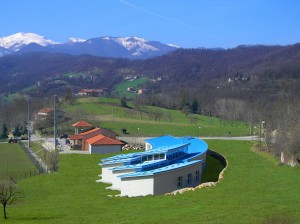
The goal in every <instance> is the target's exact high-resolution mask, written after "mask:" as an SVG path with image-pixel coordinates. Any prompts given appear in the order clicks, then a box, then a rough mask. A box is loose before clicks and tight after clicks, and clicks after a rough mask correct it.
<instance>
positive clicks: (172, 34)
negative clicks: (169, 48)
mask: <svg viewBox="0 0 300 224" xmlns="http://www.w3.org/2000/svg"><path fill="white" fill-rule="evenodd" d="M0 8H1V13H0V21H1V22H0V37H3V36H8V35H12V34H14V33H17V32H32V33H37V34H39V35H42V36H45V37H47V38H49V39H51V40H53V41H58V42H66V41H67V39H68V38H69V37H80V38H84V39H89V38H94V37H101V36H139V37H142V38H145V39H147V40H157V41H160V42H162V43H166V44H176V45H178V46H181V47H184V48H194V47H224V48H231V47H235V46H237V45H241V44H267V45H275V44H280V45H287V44H293V43H297V42H300V1H298V0H244V1H243V0H0Z"/></svg>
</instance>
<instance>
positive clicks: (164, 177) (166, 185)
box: [154, 163, 202, 195]
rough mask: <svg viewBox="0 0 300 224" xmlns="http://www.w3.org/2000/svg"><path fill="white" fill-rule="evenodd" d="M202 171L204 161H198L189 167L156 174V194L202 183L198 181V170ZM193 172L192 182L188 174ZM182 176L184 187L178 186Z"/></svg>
mask: <svg viewBox="0 0 300 224" xmlns="http://www.w3.org/2000/svg"><path fill="white" fill-rule="evenodd" d="M197 170H200V178H201V173H202V163H196V164H193V165H191V166H188V167H182V168H179V169H176V170H170V171H168V172H162V173H158V174H155V175H154V195H160V194H165V193H169V192H172V191H175V190H178V189H181V188H186V187H195V186H197V185H199V184H200V182H201V181H200V180H199V181H196V171H197ZM189 173H191V174H192V178H191V183H190V184H189V183H188V181H187V180H188V177H187V176H188V174H189ZM180 176H182V179H183V181H182V187H178V186H177V181H178V177H180Z"/></svg>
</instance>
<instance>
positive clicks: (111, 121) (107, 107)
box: [64, 98, 249, 136]
mask: <svg viewBox="0 0 300 224" xmlns="http://www.w3.org/2000/svg"><path fill="white" fill-rule="evenodd" d="M128 106H129V107H130V108H125V107H121V106H120V100H118V99H109V98H79V99H77V101H76V103H75V104H74V105H65V106H64V109H65V110H66V111H68V112H70V113H71V117H74V116H77V115H78V111H84V113H85V114H87V117H86V119H87V120H89V121H91V122H92V123H93V124H94V125H100V126H101V127H104V128H108V129H111V130H113V131H116V132H117V133H118V134H120V135H121V134H122V133H121V129H122V128H126V129H127V132H128V133H129V135H132V136H157V135H166V134H171V135H175V136H183V135H191V136H229V135H231V136H242V135H248V134H249V127H248V126H247V125H246V124H244V123H240V124H239V125H238V126H235V127H232V126H231V125H229V124H227V125H226V126H224V125H220V123H219V121H218V119H217V118H211V117H207V116H200V115H193V117H194V118H195V120H194V121H193V122H191V119H190V118H189V116H186V115H185V114H183V113H182V112H180V111H177V110H168V109H163V108H158V107H152V106H143V107H141V109H140V111H139V110H137V109H134V105H133V104H132V103H130V102H128ZM157 111H158V112H159V113H161V118H160V119H157V120H155V119H154V118H150V117H149V114H153V113H156V112H157ZM77 117H78V116H77ZM78 119H80V120H81V119H83V118H78Z"/></svg>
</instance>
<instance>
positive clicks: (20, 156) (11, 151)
mask: <svg viewBox="0 0 300 224" xmlns="http://www.w3.org/2000/svg"><path fill="white" fill-rule="evenodd" d="M35 172H37V170H36V168H35V166H34V165H33V164H32V162H31V161H30V159H29V158H28V157H27V155H26V154H25V152H24V151H23V150H22V148H21V147H20V146H19V144H16V143H12V144H8V143H1V144H0V177H3V178H7V177H13V178H15V179H19V178H25V176H27V177H28V176H30V175H31V173H32V174H33V173H35Z"/></svg>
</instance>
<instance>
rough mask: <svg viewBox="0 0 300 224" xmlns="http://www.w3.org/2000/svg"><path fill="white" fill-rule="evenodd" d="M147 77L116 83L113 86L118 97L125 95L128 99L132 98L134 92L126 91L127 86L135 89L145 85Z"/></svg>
mask: <svg viewBox="0 0 300 224" xmlns="http://www.w3.org/2000/svg"><path fill="white" fill-rule="evenodd" d="M147 81H148V80H147V79H145V78H139V79H136V80H134V81H125V82H121V83H120V84H118V85H117V86H116V87H115V90H114V91H115V92H116V93H117V94H118V95H119V96H120V97H126V98H128V99H130V98H133V97H134V96H136V94H135V93H131V92H128V91H127V88H128V87H132V88H134V89H135V90H137V89H138V88H140V87H142V86H143V85H145V84H146V83H147Z"/></svg>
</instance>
